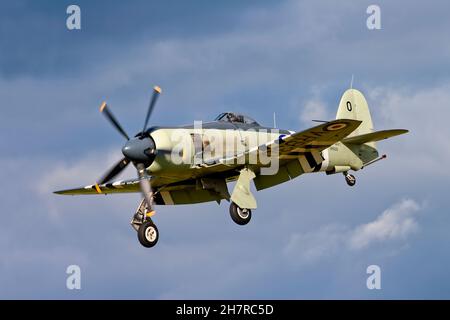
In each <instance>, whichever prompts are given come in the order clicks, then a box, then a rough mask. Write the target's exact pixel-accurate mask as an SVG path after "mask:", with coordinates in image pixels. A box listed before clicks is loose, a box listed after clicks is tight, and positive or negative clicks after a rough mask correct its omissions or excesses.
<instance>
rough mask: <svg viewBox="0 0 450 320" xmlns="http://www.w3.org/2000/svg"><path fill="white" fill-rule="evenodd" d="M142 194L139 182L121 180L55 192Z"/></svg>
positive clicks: (71, 193) (67, 193)
mask: <svg viewBox="0 0 450 320" xmlns="http://www.w3.org/2000/svg"><path fill="white" fill-rule="evenodd" d="M130 192H140V189H139V180H138V179H133V180H121V181H115V182H112V183H105V184H100V185H98V184H91V185H88V186H85V187H80V188H75V189H66V190H59V191H55V192H54V193H56V194H63V195H72V196H74V195H82V194H108V193H130Z"/></svg>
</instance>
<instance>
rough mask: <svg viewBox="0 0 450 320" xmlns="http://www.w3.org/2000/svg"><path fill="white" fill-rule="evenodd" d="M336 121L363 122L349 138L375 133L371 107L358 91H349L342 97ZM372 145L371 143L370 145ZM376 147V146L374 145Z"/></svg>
mask: <svg viewBox="0 0 450 320" xmlns="http://www.w3.org/2000/svg"><path fill="white" fill-rule="evenodd" d="M336 119H353V120H360V121H362V123H361V125H360V126H359V127H358V128H356V130H355V131H353V132H352V133H351V134H350V135H349V137H353V136H358V135H363V134H367V133H372V132H373V131H374V128H373V123H372V117H371V116H370V110H369V106H368V104H367V101H366V98H364V95H363V94H362V93H361V92H360V91H358V90H356V89H348V90H347V91H345V92H344V94H343V95H342V98H341V101H340V102H339V108H338V111H337V114H336ZM369 145H370V143H369ZM372 147H375V145H372Z"/></svg>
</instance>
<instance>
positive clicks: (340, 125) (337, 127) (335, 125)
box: [324, 123, 347, 131]
mask: <svg viewBox="0 0 450 320" xmlns="http://www.w3.org/2000/svg"><path fill="white" fill-rule="evenodd" d="M345 127H347V124H346V123H333V124H330V125H329V126H326V127H325V128H324V130H325V131H337V130H341V129H344V128H345Z"/></svg>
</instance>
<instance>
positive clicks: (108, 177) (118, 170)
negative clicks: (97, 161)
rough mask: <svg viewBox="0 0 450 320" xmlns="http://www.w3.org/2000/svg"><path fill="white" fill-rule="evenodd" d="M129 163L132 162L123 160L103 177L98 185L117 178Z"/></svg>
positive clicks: (126, 159)
mask: <svg viewBox="0 0 450 320" xmlns="http://www.w3.org/2000/svg"><path fill="white" fill-rule="evenodd" d="M129 163H130V160H128V158H122V159H121V160H120V161H119V162H117V163H116V164H115V165H114V166H113V167H112V168H111V169H109V170H108V171H107V172H106V173H105V174H104V175H103V177H102V178H101V179H100V180H99V181H98V182H97V184H104V183H107V182H109V181H111V180H112V179H114V177H115V176H117V175H118V174H119V173H121V172H122V171H123V169H125V168H126V166H127V165H128V164H129Z"/></svg>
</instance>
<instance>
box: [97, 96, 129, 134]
mask: <svg viewBox="0 0 450 320" xmlns="http://www.w3.org/2000/svg"><path fill="white" fill-rule="evenodd" d="M100 112H101V113H103V114H104V115H105V117H106V118H107V119H108V120H109V122H111V123H112V125H113V126H114V127H115V128H116V129H117V131H119V132H120V133H121V134H122V135H123V136H124V137H125V138H126V139H127V140H130V137H128V135H127V133H126V132H125V130H123V128H122V127H121V125H120V124H119V122H118V121H117V119H116V118H115V117H114V115H113V114H112V112H111V111H109V108H108V105H107V104H106V102H103V103H102V105H101V106H100Z"/></svg>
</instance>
